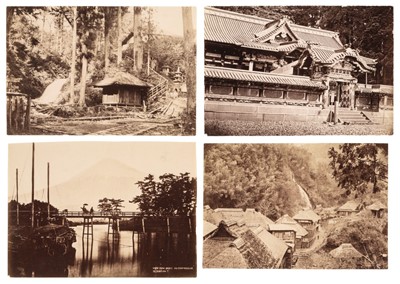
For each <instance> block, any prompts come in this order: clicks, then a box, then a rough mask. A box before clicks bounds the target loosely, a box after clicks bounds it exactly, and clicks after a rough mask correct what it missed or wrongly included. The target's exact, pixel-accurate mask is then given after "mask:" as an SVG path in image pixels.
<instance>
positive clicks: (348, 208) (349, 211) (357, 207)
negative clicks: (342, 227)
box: [336, 200, 362, 216]
mask: <svg viewBox="0 0 400 284" xmlns="http://www.w3.org/2000/svg"><path fill="white" fill-rule="evenodd" d="M361 209H362V204H361V203H360V202H357V201H354V200H350V201H347V202H346V203H345V204H343V205H342V206H340V207H339V208H338V209H336V212H337V214H338V215H339V216H349V215H353V214H356V213H358V212H360V211H361Z"/></svg>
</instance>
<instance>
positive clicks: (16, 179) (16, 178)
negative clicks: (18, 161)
mask: <svg viewBox="0 0 400 284" xmlns="http://www.w3.org/2000/svg"><path fill="white" fill-rule="evenodd" d="M15 181H16V187H17V226H19V200H18V169H16V175H15Z"/></svg>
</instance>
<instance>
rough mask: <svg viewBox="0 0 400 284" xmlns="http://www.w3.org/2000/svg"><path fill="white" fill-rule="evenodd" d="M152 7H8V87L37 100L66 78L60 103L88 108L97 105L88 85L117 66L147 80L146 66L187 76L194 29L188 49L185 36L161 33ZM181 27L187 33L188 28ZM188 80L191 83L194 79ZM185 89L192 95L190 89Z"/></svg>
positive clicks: (192, 59) (192, 51)
mask: <svg viewBox="0 0 400 284" xmlns="http://www.w3.org/2000/svg"><path fill="white" fill-rule="evenodd" d="M156 8H157V7H153V8H149V7H94V6H90V7H86V6H79V7H64V6H63V7H55V6H54V7H7V79H8V80H7V88H8V91H17V92H22V93H27V94H30V95H31V96H32V97H33V98H35V97H38V96H40V95H41V94H42V92H43V91H44V89H45V87H46V86H47V85H48V84H50V83H51V82H52V81H53V80H55V79H57V78H69V86H68V90H65V95H64V96H65V97H64V101H65V102H68V103H70V104H75V105H79V106H86V105H90V104H92V103H95V102H92V101H91V100H93V98H92V97H93V96H95V95H96V92H95V91H94V90H93V89H92V88H91V84H92V83H94V82H96V81H98V80H100V79H103V78H104V76H105V75H106V74H108V75H109V74H111V75H112V74H113V73H115V72H117V71H118V70H122V71H124V72H129V73H131V74H133V75H135V76H137V77H139V78H141V79H143V80H145V81H149V82H150V83H151V77H150V76H149V69H155V70H156V71H160V70H161V68H162V67H163V66H169V67H170V68H171V70H173V71H175V70H177V69H178V68H179V70H180V71H181V72H183V74H184V75H186V72H187V64H191V65H190V66H189V67H190V68H193V63H194V62H195V60H194V58H193V57H190V59H191V60H186V59H185V58H186V57H185V54H186V53H188V52H189V53H190V55H189V56H194V55H195V54H194V43H195V37H194V36H192V35H193V34H194V28H193V26H191V27H189V28H191V31H190V35H191V36H192V39H191V40H192V42H193V45H192V46H189V47H187V46H185V45H184V43H185V40H184V37H183V36H180V35H170V34H164V33H163V32H162V28H160V27H158V26H157V22H156V21H155V20H154V16H153V14H154V11H153V10H154V9H156ZM181 9H182V10H183V11H182V18H183V20H185V19H186V18H187V17H188V16H184V14H185V13H187V12H185V11H184V9H183V8H181ZM185 17H186V18H185ZM191 17H192V15H189V18H190V19H189V23H191V22H192V18H191ZM184 29H186V30H184ZM180 30H181V34H183V35H185V33H186V34H187V28H186V27H181V28H180ZM184 32H185V33H184ZM185 36H186V35H185ZM185 48H186V50H185ZM185 52H186V53H185ZM188 62H189V63H188ZM192 62H193V63H192ZM190 76H193V74H190V75H189V77H190ZM187 79H188V81H189V82H192V84H195V78H193V79H192V78H187ZM188 90H190V92H191V93H190V95H191V97H194V94H193V90H194V87H193V86H188ZM192 101H193V100H192ZM191 107H193V105H192V106H191Z"/></svg>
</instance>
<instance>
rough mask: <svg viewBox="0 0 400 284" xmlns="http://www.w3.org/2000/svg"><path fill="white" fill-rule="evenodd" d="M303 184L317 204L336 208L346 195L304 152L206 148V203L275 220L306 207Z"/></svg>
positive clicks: (274, 148)
mask: <svg viewBox="0 0 400 284" xmlns="http://www.w3.org/2000/svg"><path fill="white" fill-rule="evenodd" d="M296 182H297V183H298V184H300V185H301V186H302V187H303V188H304V189H305V190H306V191H307V194H308V196H309V197H310V199H311V203H314V204H315V205H317V204H321V205H323V206H326V207H328V206H334V205H337V204H338V203H337V202H340V199H338V198H337V197H338V196H339V194H340V192H339V191H338V189H337V187H336V186H335V185H334V184H333V182H332V180H331V179H330V177H329V174H328V173H327V172H324V171H320V169H318V170H316V169H314V167H313V166H312V164H311V162H310V153H308V152H307V151H306V150H305V149H302V148H300V147H294V146H290V145H271V144H213V145H211V144H209V145H207V144H206V145H205V159H204V204H206V205H209V206H211V207H212V208H217V207H238V208H256V209H258V210H259V211H260V212H262V213H263V214H265V215H267V216H268V217H270V218H271V219H277V218H279V217H280V216H282V215H283V214H289V215H293V214H295V213H297V211H299V210H300V209H302V208H303V207H304V206H305V200H303V198H302V197H301V195H300V193H299V188H298V184H297V183H296Z"/></svg>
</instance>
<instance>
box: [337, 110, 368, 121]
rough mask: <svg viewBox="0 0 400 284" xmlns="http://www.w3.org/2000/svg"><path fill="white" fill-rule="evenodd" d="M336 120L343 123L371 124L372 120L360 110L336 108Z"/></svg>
mask: <svg viewBox="0 0 400 284" xmlns="http://www.w3.org/2000/svg"><path fill="white" fill-rule="evenodd" d="M338 120H339V122H341V123H343V124H371V123H372V121H371V120H370V119H369V118H368V117H367V116H366V115H365V114H364V113H363V112H361V111H357V110H350V109H347V108H339V109H338Z"/></svg>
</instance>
